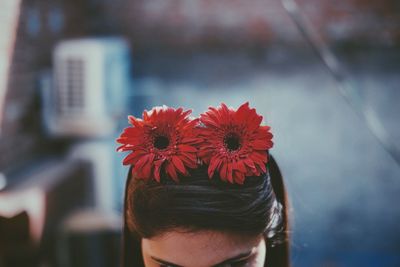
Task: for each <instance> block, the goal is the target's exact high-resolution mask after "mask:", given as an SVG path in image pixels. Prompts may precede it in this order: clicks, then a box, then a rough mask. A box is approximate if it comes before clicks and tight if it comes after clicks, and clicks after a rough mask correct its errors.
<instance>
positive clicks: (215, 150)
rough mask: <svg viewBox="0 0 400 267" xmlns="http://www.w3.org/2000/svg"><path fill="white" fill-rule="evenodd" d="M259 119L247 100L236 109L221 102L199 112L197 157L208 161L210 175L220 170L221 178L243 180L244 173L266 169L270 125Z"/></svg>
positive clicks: (233, 181)
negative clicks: (205, 110)
mask: <svg viewBox="0 0 400 267" xmlns="http://www.w3.org/2000/svg"><path fill="white" fill-rule="evenodd" d="M262 119H263V117H262V116H260V115H258V114H257V113H256V110H255V109H250V108H249V103H245V104H243V105H241V106H240V107H239V108H238V110H237V111H235V110H233V109H231V108H228V107H227V106H226V105H225V104H223V103H222V104H221V106H220V107H219V108H214V107H210V108H209V110H208V111H207V112H206V113H203V114H201V116H200V121H201V122H202V124H203V126H204V128H201V130H200V131H199V132H200V135H201V136H202V137H203V142H202V144H200V145H199V147H200V150H199V157H200V159H201V160H202V161H203V162H204V163H206V164H209V166H208V176H209V177H210V178H212V177H213V175H214V172H219V175H220V177H221V179H222V180H224V181H229V182H231V183H238V184H243V182H244V180H245V177H246V176H252V175H256V176H259V175H261V174H262V173H266V166H265V165H266V163H267V161H268V152H267V150H268V149H270V148H271V147H272V145H273V143H272V134H271V133H270V132H269V130H270V127H269V126H261V125H260V124H261V121H262Z"/></svg>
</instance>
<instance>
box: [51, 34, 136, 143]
mask: <svg viewBox="0 0 400 267" xmlns="http://www.w3.org/2000/svg"><path fill="white" fill-rule="evenodd" d="M129 54H130V51H129V46H128V45H127V43H126V42H125V41H124V39H121V38H87V39H77V40H69V41H63V42H61V43H59V44H58V45H57V46H56V48H55V50H54V54H53V61H54V62H53V65H54V70H53V86H52V92H51V94H50V96H49V97H48V98H47V99H48V101H45V102H47V103H44V104H45V107H44V108H45V113H46V114H47V115H46V119H45V120H46V124H47V129H48V130H49V132H50V133H51V134H52V135H56V136H75V137H101V136H109V135H110V134H112V133H113V132H114V131H115V130H116V127H117V122H118V119H117V118H118V117H119V116H120V115H122V114H123V112H124V109H125V107H126V96H127V91H128V90H129V87H130V55H129ZM46 106H47V107H46ZM50 114H51V115H50Z"/></svg>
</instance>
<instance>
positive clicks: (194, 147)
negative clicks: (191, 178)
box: [117, 102, 273, 184]
mask: <svg viewBox="0 0 400 267" xmlns="http://www.w3.org/2000/svg"><path fill="white" fill-rule="evenodd" d="M190 113H191V110H187V111H183V109H182V108H178V109H174V108H170V107H166V106H163V107H155V108H153V109H152V110H150V111H147V110H145V111H144V112H143V118H142V119H138V118H135V117H133V116H129V117H128V119H129V122H130V124H131V125H132V126H131V127H128V128H126V129H124V131H123V132H122V134H121V135H120V137H119V138H118V139H117V142H118V143H120V144H122V145H121V146H120V147H119V148H118V149H117V151H131V153H130V154H129V155H128V156H127V157H126V158H125V159H124V160H123V164H124V165H133V168H132V173H133V174H135V176H136V177H137V178H138V179H151V178H154V179H155V180H156V181H158V182H160V172H161V171H165V172H166V173H167V174H168V175H169V176H170V177H171V178H172V179H173V180H174V181H176V182H178V181H179V180H178V175H179V174H181V175H189V172H188V169H189V168H190V169H194V168H196V167H197V166H198V165H199V164H207V165H208V176H209V178H210V179H211V178H212V177H213V176H214V173H219V177H220V178H221V179H222V180H223V181H228V182H230V183H237V184H243V183H244V181H245V177H247V176H253V175H256V176H259V175H261V174H263V173H266V172H267V170H266V163H267V162H268V149H270V148H271V147H272V146H273V143H272V134H271V133H270V131H269V130H270V127H269V126H261V122H262V119H263V117H262V116H260V115H258V114H257V112H256V110H255V109H251V108H250V107H249V103H248V102H247V103H245V104H243V105H241V106H240V107H239V108H238V109H237V110H236V111H235V110H233V109H232V108H228V107H227V106H226V105H225V104H223V103H222V104H221V106H220V107H218V108H215V107H210V108H209V110H208V111H207V112H205V113H203V114H201V115H200V118H195V119H192V118H189V114H190Z"/></svg>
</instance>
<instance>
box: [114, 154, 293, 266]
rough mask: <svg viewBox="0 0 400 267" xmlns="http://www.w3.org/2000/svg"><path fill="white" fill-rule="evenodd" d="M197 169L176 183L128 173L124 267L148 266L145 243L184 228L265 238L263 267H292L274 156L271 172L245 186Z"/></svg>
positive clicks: (282, 192)
mask: <svg viewBox="0 0 400 267" xmlns="http://www.w3.org/2000/svg"><path fill="white" fill-rule="evenodd" d="M207 167H208V166H205V165H203V166H199V167H198V168H197V169H194V170H192V171H191V172H190V175H189V176H185V177H180V180H179V183H176V182H174V181H172V180H171V179H169V178H168V177H166V176H165V175H164V176H162V177H161V182H160V183H158V182H156V181H155V180H154V179H151V180H140V179H135V178H134V177H133V175H132V174H131V169H132V168H131V169H130V170H129V173H128V177H127V181H126V188H125V200H124V226H123V250H122V267H144V262H143V257H142V250H141V239H142V238H151V237H154V236H157V235H159V234H163V233H166V232H168V231H173V230H174V229H185V230H187V231H189V232H194V231H199V230H215V231H222V232H228V233H234V234H239V235H254V236H255V235H260V234H263V235H264V237H265V240H266V244H267V259H266V262H265V266H268V267H289V266H290V263H289V245H290V241H289V234H288V230H289V224H288V207H287V206H288V205H287V204H288V203H287V194H286V190H285V186H284V182H283V178H282V174H281V171H280V169H279V167H278V165H277V163H276V161H275V159H274V158H273V157H272V156H271V155H270V156H269V162H268V165H267V169H268V172H267V173H266V174H264V175H262V176H252V177H247V178H246V181H245V183H244V184H243V185H238V184H230V183H227V182H223V181H221V179H219V178H218V177H215V176H214V177H213V178H212V179H209V178H208V175H207Z"/></svg>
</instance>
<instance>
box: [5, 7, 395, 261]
mask: <svg viewBox="0 0 400 267" xmlns="http://www.w3.org/2000/svg"><path fill="white" fill-rule="evenodd" d="M399 45H400V2H399V1H396V0H380V1H378V0H342V1H330V0H251V1H249V0H246V1H245V0H218V1H211V0H150V1H149V0H147V1H144V0H113V1H110V0H68V1H67V0H1V2H0V267H20V266H21V267H23V266H65V267H66V266H74V267H79V266H86V267H88V266H89V267H91V266H96V267H102V266H118V264H119V252H120V230H121V211H122V204H123V201H122V200H123V190H124V183H125V179H126V175H127V171H128V168H127V167H123V166H122V158H123V157H124V155H122V154H121V153H120V154H117V153H116V152H115V149H116V147H117V144H116V143H115V141H114V140H115V138H116V137H117V136H118V135H119V133H120V131H121V130H122V129H123V128H124V127H126V126H127V125H128V123H127V115H128V114H133V115H136V116H141V113H142V111H143V109H145V108H147V109H150V108H151V107H153V106H155V105H162V104H166V105H170V106H175V107H178V106H183V107H185V108H191V109H193V113H194V115H198V114H199V113H201V112H203V111H204V110H206V109H207V107H208V106H211V105H213V106H215V105H219V104H220V103H221V102H225V103H227V104H228V105H229V106H233V107H235V108H237V107H238V106H239V105H240V104H241V103H243V102H245V101H249V102H250V105H251V106H254V107H256V108H257V110H258V112H259V113H261V114H262V115H264V119H265V122H266V123H268V124H269V125H271V126H272V131H273V133H274V136H275V137H274V141H275V146H274V148H273V149H272V150H271V152H272V153H273V154H274V156H275V157H276V159H277V161H278V163H279V165H280V166H281V168H282V171H283V174H284V177H285V182H286V185H287V189H288V192H289V196H290V202H291V223H292V241H293V245H292V262H293V266H294V267H303V266H304V267H313V266H329V267H335V266H338V267H339V266H340V267H344V266H363V267H369V266H371V267H373V266H374V267H376V266H379V267H394V266H400V228H399V223H400V209H399V207H398V203H399V201H400V198H399V194H400V167H399V166H400V165H399V164H400V141H399V140H400V125H399V122H400V105H399V101H400V75H399V74H400V72H399V70H400V52H399V51H400V50H399V48H400V46H399Z"/></svg>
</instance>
